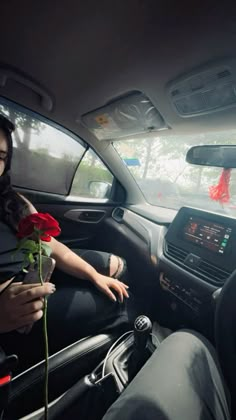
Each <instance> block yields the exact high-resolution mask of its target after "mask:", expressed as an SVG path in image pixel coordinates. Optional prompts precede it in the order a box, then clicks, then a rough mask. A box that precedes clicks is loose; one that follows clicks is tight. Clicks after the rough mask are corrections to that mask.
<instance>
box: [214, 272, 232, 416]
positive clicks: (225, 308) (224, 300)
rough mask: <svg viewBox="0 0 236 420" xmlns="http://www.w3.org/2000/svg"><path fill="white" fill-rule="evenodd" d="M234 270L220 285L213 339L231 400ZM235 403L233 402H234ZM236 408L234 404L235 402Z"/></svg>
mask: <svg viewBox="0 0 236 420" xmlns="http://www.w3.org/2000/svg"><path fill="white" fill-rule="evenodd" d="M235 321H236V270H234V271H233V273H232V274H231V276H230V277H229V278H228V280H227V281H226V282H225V284H224V286H223V287H222V290H221V293H220V295H219V298H218V300H217V306H216V316H215V339H216V348H217V351H218V356H219V360H220V364H221V367H222V370H223V373H224V376H225V379H226V382H227V384H228V386H229V388H230V392H231V397H232V402H233V401H234V400H235V394H236V322H235ZM234 404H235V403H234ZM235 408H236V404H235Z"/></svg>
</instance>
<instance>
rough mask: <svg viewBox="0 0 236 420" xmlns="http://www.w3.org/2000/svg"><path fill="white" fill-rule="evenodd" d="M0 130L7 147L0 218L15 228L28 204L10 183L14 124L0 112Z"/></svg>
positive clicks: (1, 178) (0, 185) (0, 182)
mask: <svg viewBox="0 0 236 420" xmlns="http://www.w3.org/2000/svg"><path fill="white" fill-rule="evenodd" d="M0 130H1V131H2V132H3V134H4V136H5V138H6V142H7V147H8V151H7V158H6V163H5V169H4V172H3V174H2V176H0V220H2V221H3V222H5V223H7V224H8V225H9V226H10V227H11V228H13V229H14V230H17V226H18V223H19V221H20V219H21V218H22V217H23V216H24V214H25V212H26V209H27V208H28V205H27V203H26V202H25V200H23V198H22V197H21V196H20V195H19V194H18V193H17V192H16V191H15V190H14V189H13V188H12V185H11V178H10V169H11V161H12V152H13V143H12V132H13V131H14V130H15V126H14V124H13V123H12V122H11V121H10V120H8V119H7V118H6V117H4V116H3V115H2V114H0Z"/></svg>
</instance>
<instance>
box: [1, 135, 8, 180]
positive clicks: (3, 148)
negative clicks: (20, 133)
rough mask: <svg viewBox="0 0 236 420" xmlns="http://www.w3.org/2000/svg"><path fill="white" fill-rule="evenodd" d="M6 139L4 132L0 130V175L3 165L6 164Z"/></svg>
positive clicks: (3, 168)
mask: <svg viewBox="0 0 236 420" xmlns="http://www.w3.org/2000/svg"><path fill="white" fill-rule="evenodd" d="M7 152H8V148H7V141H6V137H5V135H4V133H3V132H2V131H1V130H0V176H2V174H3V172H4V170H5V166H6V159H7Z"/></svg>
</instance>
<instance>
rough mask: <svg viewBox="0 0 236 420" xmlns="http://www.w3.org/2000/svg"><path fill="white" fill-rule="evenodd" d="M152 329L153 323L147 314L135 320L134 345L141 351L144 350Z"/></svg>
mask: <svg viewBox="0 0 236 420" xmlns="http://www.w3.org/2000/svg"><path fill="white" fill-rule="evenodd" d="M151 331H152V323H151V321H150V319H149V318H148V317H147V316H146V315H140V316H138V317H137V318H136V319H135V321H134V346H135V347H136V349H137V350H138V351H140V352H142V351H144V350H145V348H146V345H147V341H148V337H149V335H150V333H151Z"/></svg>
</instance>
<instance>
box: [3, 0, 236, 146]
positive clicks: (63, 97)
mask: <svg viewBox="0 0 236 420" xmlns="http://www.w3.org/2000/svg"><path fill="white" fill-rule="evenodd" d="M230 7H231V9H230ZM232 8H233V9H232ZM225 10H226V7H225V4H222V2H221V4H219V5H217V4H216V3H207V2H203V4H202V5H200V3H199V2H196V4H195V3H194V2H191V1H182V2H181V4H180V3H179V2H174V1H168V0H162V1H157V0H123V1H119V0H117V1H114V0H113V1H111V0H110V1H107V0H100V1H99V2H97V1H91V0H87V1H86V2H85V1H79V0H67V1H60V0H57V1H41V2H33V1H31V0H27V1H26V0H22V1H20V2H16V1H14V2H12V1H9V2H4V3H3V4H1V25H0V35H1V37H0V44H1V62H2V64H4V65H9V66H13V67H14V68H17V69H19V70H20V71H22V72H24V73H26V74H28V75H30V76H31V77H32V78H33V79H34V80H36V81H38V82H39V83H40V84H41V85H42V86H44V87H45V89H47V90H48V91H49V92H51V94H52V96H53V97H54V100H55V105H54V108H53V111H52V112H50V113H47V112H46V111H45V110H44V109H42V108H41V107H40V106H39V104H38V103H37V101H36V100H35V97H34V96H32V95H30V94H29V92H27V91H26V90H24V89H21V88H20V87H19V86H17V85H16V84H11V83H8V84H7V85H6V87H5V88H0V94H1V95H3V96H6V97H8V98H10V99H13V100H16V101H17V102H19V103H21V104H22V105H25V106H28V107H29V108H31V109H32V110H35V111H37V112H39V113H41V114H43V115H44V116H46V117H49V118H50V119H52V120H54V121H56V122H58V123H60V124H62V125H64V126H65V127H67V128H69V129H71V130H72V131H74V132H76V133H77V134H79V135H81V137H82V138H84V139H85V140H87V141H88V142H89V143H91V144H95V143H96V141H95V139H94V138H93V136H92V135H91V134H89V132H88V131H87V130H86V129H85V128H83V127H82V125H81V124H79V123H78V122H76V120H77V119H79V118H80V116H81V115H82V114H84V113H86V112H88V111H90V110H93V109H95V108H98V107H100V106H103V105H104V104H105V103H106V102H108V101H110V100H111V99H113V98H115V97H118V96H120V95H122V94H124V93H126V92H128V91H132V90H141V91H143V92H144V93H146V94H147V95H148V96H149V97H150V98H151V100H152V101H153V103H154V104H155V105H156V107H157V108H158V109H159V111H160V112H161V114H162V115H163V116H164V118H165V120H166V121H167V123H168V124H169V125H170V127H171V128H172V130H171V132H172V133H174V132H175V133H178V132H181V133H183V132H193V131H197V130H202V129H212V128H215V127H217V128H226V127H229V126H232V127H233V126H235V122H234V121H235V108H232V109H231V110H228V111H224V112H217V113H214V114H211V115H207V116H199V117H195V118H188V119H183V118H180V117H178V115H177V114H176V113H175V112H174V110H173V109H172V107H171V104H170V103H169V102H168V98H167V94H166V84H167V83H168V82H169V81H171V80H173V79H175V78H176V77H178V76H180V75H181V74H183V73H185V72H188V71H191V70H192V69H194V68H196V67H198V66H199V65H201V64H204V63H206V62H208V61H211V60H215V59H221V58H224V57H235V56H236V30H235V28H236V14H235V10H236V8H235V7H234V6H233V5H231V6H230V5H229V6H228V7H227V14H226V11H225ZM160 134H161V133H160ZM165 134H166V132H165Z"/></svg>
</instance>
